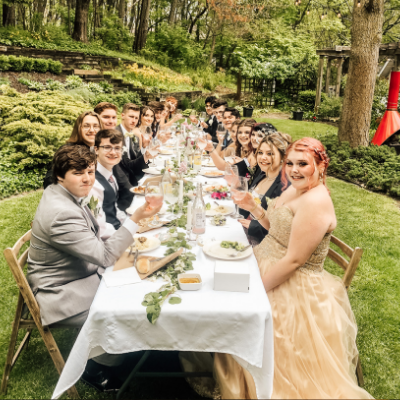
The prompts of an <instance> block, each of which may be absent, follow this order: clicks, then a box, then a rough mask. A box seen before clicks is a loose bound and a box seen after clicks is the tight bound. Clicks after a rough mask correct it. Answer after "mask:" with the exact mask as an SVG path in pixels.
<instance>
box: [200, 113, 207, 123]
mask: <svg viewBox="0 0 400 400" xmlns="http://www.w3.org/2000/svg"><path fill="white" fill-rule="evenodd" d="M205 119H206V113H205V112H201V113H200V114H199V121H200V122H204V121H205Z"/></svg>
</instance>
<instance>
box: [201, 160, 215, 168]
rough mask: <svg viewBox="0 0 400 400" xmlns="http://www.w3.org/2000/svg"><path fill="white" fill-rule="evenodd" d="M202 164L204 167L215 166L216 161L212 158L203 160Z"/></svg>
mask: <svg viewBox="0 0 400 400" xmlns="http://www.w3.org/2000/svg"><path fill="white" fill-rule="evenodd" d="M201 165H202V166H203V167H215V164H214V161H212V160H209V161H208V160H207V161H203V162H202V163H201Z"/></svg>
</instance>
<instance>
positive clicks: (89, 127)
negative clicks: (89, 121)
mask: <svg viewBox="0 0 400 400" xmlns="http://www.w3.org/2000/svg"><path fill="white" fill-rule="evenodd" d="M91 128H93V130H95V131H99V130H100V126H99V125H82V130H83V131H90V129H91Z"/></svg>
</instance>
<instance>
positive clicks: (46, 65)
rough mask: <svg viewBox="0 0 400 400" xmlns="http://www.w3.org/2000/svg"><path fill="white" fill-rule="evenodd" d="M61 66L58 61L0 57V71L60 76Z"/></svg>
mask: <svg viewBox="0 0 400 400" xmlns="http://www.w3.org/2000/svg"><path fill="white" fill-rule="evenodd" d="M62 67H63V64H62V63H61V62H60V61H54V60H47V59H44V58H30V57H17V56H6V55H4V54H3V55H1V56H0V71H14V72H21V71H24V72H52V73H53V74H57V75H59V74H61V71H62Z"/></svg>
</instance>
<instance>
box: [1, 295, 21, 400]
mask: <svg viewBox="0 0 400 400" xmlns="http://www.w3.org/2000/svg"><path fill="white" fill-rule="evenodd" d="M23 306H24V300H23V298H22V295H21V293H20V294H19V296H18V303H17V310H16V312H15V318H14V321H13V324H12V329H11V338H10V345H9V346H8V352H7V358H6V365H5V367H4V373H3V379H2V380H1V391H0V392H1V394H6V393H7V384H8V378H9V377H10V373H11V369H12V367H13V358H14V350H15V345H16V344H17V338H18V331H19V321H20V320H21V316H22V308H23Z"/></svg>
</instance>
